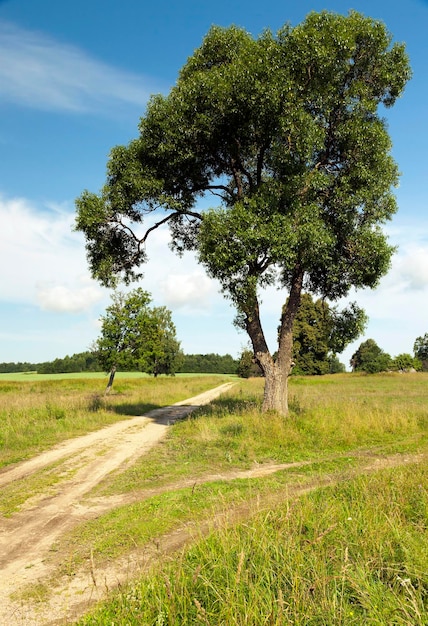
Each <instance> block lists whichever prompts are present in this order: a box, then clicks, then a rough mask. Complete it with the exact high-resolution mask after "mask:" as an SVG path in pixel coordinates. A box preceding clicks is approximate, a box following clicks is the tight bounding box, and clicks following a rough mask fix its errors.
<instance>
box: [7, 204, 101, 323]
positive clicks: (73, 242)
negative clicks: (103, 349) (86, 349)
mask: <svg viewBox="0 0 428 626" xmlns="http://www.w3.org/2000/svg"><path fill="white" fill-rule="evenodd" d="M73 219H74V216H73V214H72V213H70V212H67V211H64V210H63V209H62V208H61V207H50V208H49V207H48V208H45V210H44V211H40V210H37V208H36V207H34V206H32V205H31V204H30V203H29V202H28V201H27V200H24V199H19V198H14V199H9V200H5V199H1V198H0V222H1V223H2V224H3V226H2V229H1V230H0V266H1V267H2V268H3V269H2V272H1V274H0V298H1V300H3V301H4V302H9V303H11V302H16V303H27V304H34V303H36V304H37V305H38V306H40V307H41V308H43V309H44V310H49V311H56V312H59V311H61V312H70V313H77V312H82V311H85V310H90V309H91V307H92V305H93V304H94V303H96V302H98V301H100V300H101V299H102V298H103V297H105V293H104V292H103V290H101V289H100V288H99V287H98V285H97V284H96V283H95V281H92V280H90V279H89V277H88V273H87V268H86V259H85V253H84V247H83V238H82V237H81V236H80V235H78V234H77V233H74V232H72V228H73Z"/></svg>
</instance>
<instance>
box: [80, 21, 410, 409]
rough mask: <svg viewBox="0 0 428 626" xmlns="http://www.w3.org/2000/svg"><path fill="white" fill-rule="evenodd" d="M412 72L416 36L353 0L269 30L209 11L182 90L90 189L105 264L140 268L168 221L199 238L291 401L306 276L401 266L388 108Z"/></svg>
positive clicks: (341, 283)
mask: <svg viewBox="0 0 428 626" xmlns="http://www.w3.org/2000/svg"><path fill="white" fill-rule="evenodd" d="M409 76H410V69H409V63H408V58H407V55H406V53H405V50H404V46H403V45H402V44H398V43H392V37H391V35H390V34H389V32H388V31H387V29H386V27H385V25H384V24H383V23H381V22H378V21H375V20H373V19H371V18H368V17H365V16H363V15H361V14H359V13H356V12H354V11H352V12H350V13H349V15H348V16H343V15H339V14H334V13H329V12H327V11H323V12H321V13H310V14H309V15H308V16H307V18H306V19H305V20H304V21H303V22H302V23H301V24H299V25H297V26H295V27H291V26H290V25H285V26H284V27H283V28H282V29H281V30H279V32H278V33H276V34H274V33H272V32H270V31H265V32H263V33H262V34H261V35H260V36H259V37H257V38H254V37H253V36H251V35H250V34H249V33H248V32H246V31H245V30H244V29H242V28H238V27H236V26H231V27H229V28H222V27H217V26H215V27H212V28H211V29H210V31H209V32H208V34H207V35H206V37H205V39H204V40H203V42H202V45H201V46H200V48H198V49H197V50H196V51H195V52H194V54H193V55H192V56H191V57H190V58H189V59H188V61H187V63H186V64H185V65H184V67H183V68H182V70H181V72H180V74H179V77H178V80H177V83H176V85H175V86H174V87H173V88H172V89H171V91H170V93H169V94H168V95H167V96H161V95H156V96H153V97H152V99H151V100H150V102H149V104H148V106H147V110H146V113H145V115H144V116H143V117H142V118H141V121H140V126H139V130H140V134H139V137H138V138H137V139H135V140H133V141H131V142H130V143H129V144H128V145H127V146H117V147H115V148H113V150H112V151H111V155H110V160H109V162H108V166H107V182H106V185H105V186H104V188H103V189H102V191H101V193H100V194H99V195H97V194H93V193H90V192H88V191H85V192H84V193H83V194H82V195H81V197H80V198H78V200H77V210H78V215H77V221H76V224H77V229H78V230H81V231H83V232H84V234H85V236H86V241H87V252H88V260H89V264H90V267H91V270H92V273H93V275H94V276H95V277H96V278H98V279H99V280H100V281H101V282H102V283H104V284H105V285H112V284H115V281H116V280H117V279H118V278H122V279H124V280H125V281H130V280H134V279H136V278H138V277H139V276H141V274H140V272H139V268H140V266H141V264H143V263H144V262H145V261H146V259H147V251H146V242H147V238H148V236H149V235H150V233H151V232H152V231H153V229H154V228H158V227H160V226H162V225H164V224H168V225H169V227H170V230H171V234H172V245H173V247H174V248H175V250H176V251H177V252H178V253H180V252H183V251H184V250H194V251H195V253H196V255H197V258H198V259H199V261H200V262H201V263H202V264H203V265H204V267H205V268H206V270H207V272H208V274H209V275H211V276H213V277H215V278H216V279H218V280H219V281H220V284H221V286H222V289H223V291H224V293H225V295H226V296H227V297H229V298H230V299H231V300H232V302H233V303H234V305H235V306H236V309H237V323H238V324H239V325H240V326H241V327H243V328H244V329H245V330H246V331H247V333H248V335H249V337H250V340H251V344H252V348H253V351H254V357H255V359H256V361H257V363H258V364H259V365H260V367H261V369H262V370H263V372H264V375H265V379H266V384H265V396H264V404H263V407H264V409H265V410H269V409H276V410H279V411H281V412H283V413H286V412H287V378H288V376H289V374H290V372H291V364H292V332H293V323H294V319H295V316H296V314H297V311H298V308H299V304H300V296H301V292H302V290H305V291H306V292H308V293H312V294H316V295H318V296H321V297H325V298H329V299H330V300H332V301H335V300H337V299H338V298H340V297H342V296H346V295H347V294H348V291H349V289H350V288H351V287H352V286H354V287H356V288H360V287H375V286H376V285H377V284H378V280H379V278H380V277H381V276H382V275H383V274H385V272H386V271H387V270H388V268H389V263H390V257H391V255H392V253H393V248H392V247H391V246H390V245H388V242H387V240H386V237H385V235H384V233H383V232H382V229H381V225H382V224H383V223H384V222H385V221H387V220H389V219H390V218H391V216H392V215H393V214H394V212H395V210H396V202H395V198H394V195H393V193H392V188H393V187H394V186H395V185H397V182H398V169H397V165H396V164H395V162H394V160H393V158H392V156H391V154H390V149H391V141H390V138H389V135H388V132H387V128H386V123H385V121H384V120H383V119H382V117H381V116H380V115H379V113H378V109H379V107H390V106H391V105H393V104H394V102H395V100H396V99H397V97H399V96H400V95H401V93H402V91H403V89H404V86H405V84H406V82H407V80H408V79H409ZM207 194H211V195H212V198H213V201H214V202H213V207H212V208H211V209H209V210H204V211H202V210H201V209H199V208H198V203H199V201H200V199H201V198H202V197H203V196H206V195H207ZM144 223H145V225H144ZM268 285H276V286H277V287H278V288H280V289H283V290H284V302H285V301H286V298H287V295H288V299H287V305H286V306H285V307H284V309H283V311H282V315H281V330H280V333H279V340H278V351H277V352H278V358H277V359H276V361H275V360H274V359H273V357H272V354H271V352H270V350H269V347H268V345H267V342H266V339H265V335H264V331H263V327H262V323H261V319H260V312H259V298H260V289H261V288H263V287H266V286H268Z"/></svg>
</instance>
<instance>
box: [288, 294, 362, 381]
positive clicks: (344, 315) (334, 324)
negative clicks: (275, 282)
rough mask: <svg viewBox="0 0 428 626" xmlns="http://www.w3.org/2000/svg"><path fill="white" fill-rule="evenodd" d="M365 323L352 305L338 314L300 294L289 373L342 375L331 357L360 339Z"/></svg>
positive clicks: (330, 308) (317, 301) (321, 301)
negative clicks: (292, 361)
mask: <svg viewBox="0 0 428 626" xmlns="http://www.w3.org/2000/svg"><path fill="white" fill-rule="evenodd" d="M366 323H367V316H366V314H365V313H364V311H363V310H362V309H360V308H359V307H358V306H357V305H356V304H355V303H352V304H350V305H349V307H347V308H346V309H343V310H342V311H339V310H338V309H337V307H332V306H330V305H329V304H328V303H327V302H326V301H325V300H323V299H318V300H313V299H312V296H311V295H310V294H308V293H303V294H302V297H301V302H300V307H299V310H298V312H297V315H296V319H295V322H294V328H293V359H294V362H295V367H294V370H293V373H294V374H309V375H316V374H327V373H335V372H337V371H344V369H345V368H344V366H342V367H340V365H341V364H340V363H339V362H338V361H337V359H336V361H337V362H336V361H334V357H335V356H336V354H337V353H339V354H340V353H341V352H343V350H344V349H345V347H346V346H347V345H348V344H349V343H350V342H351V341H354V340H355V339H356V338H357V337H358V336H359V335H361V333H362V332H363V331H364V328H365V326H366Z"/></svg>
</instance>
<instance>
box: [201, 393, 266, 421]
mask: <svg viewBox="0 0 428 626" xmlns="http://www.w3.org/2000/svg"><path fill="white" fill-rule="evenodd" d="M260 408H261V402H260V401H259V400H258V399H245V400H243V399H241V398H227V397H225V398H217V399H216V400H213V401H212V402H211V403H210V404H207V405H204V406H201V407H199V408H198V409H196V410H195V411H194V412H193V413H192V414H191V415H189V419H197V418H198V417H201V416H203V415H205V416H206V415H209V416H210V417H217V418H222V417H225V416H226V415H233V414H238V413H245V412H247V411H254V410H259V409H260Z"/></svg>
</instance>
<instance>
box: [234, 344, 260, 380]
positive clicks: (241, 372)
mask: <svg viewBox="0 0 428 626" xmlns="http://www.w3.org/2000/svg"><path fill="white" fill-rule="evenodd" d="M236 373H237V374H238V376H240V377H241V378H251V377H254V376H263V372H262V370H261V369H260V367H259V366H258V365H257V363H256V362H255V361H254V354H253V352H252V350H248V349H247V350H243V351H242V353H241V356H240V357H239V362H238V367H237V370H236Z"/></svg>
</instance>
